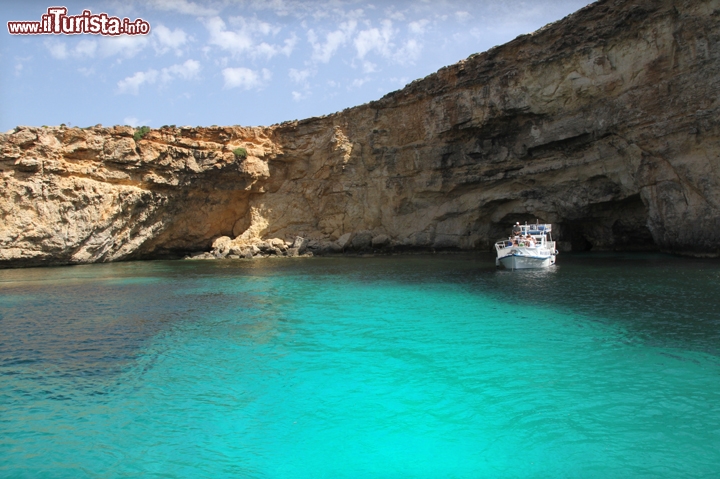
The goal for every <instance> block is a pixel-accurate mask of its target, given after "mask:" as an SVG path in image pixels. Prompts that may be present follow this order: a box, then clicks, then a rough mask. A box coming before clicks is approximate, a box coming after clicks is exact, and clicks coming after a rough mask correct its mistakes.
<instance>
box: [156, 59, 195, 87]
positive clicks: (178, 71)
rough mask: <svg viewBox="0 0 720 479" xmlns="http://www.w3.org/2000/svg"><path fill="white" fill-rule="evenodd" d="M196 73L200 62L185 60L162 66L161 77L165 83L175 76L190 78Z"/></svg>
mask: <svg viewBox="0 0 720 479" xmlns="http://www.w3.org/2000/svg"><path fill="white" fill-rule="evenodd" d="M198 73H200V62H198V61H195V60H187V61H186V62H185V63H183V64H176V65H173V66H170V67H167V68H163V69H162V72H161V79H162V81H163V83H167V82H169V81H171V80H173V79H174V78H176V77H181V78H182V79H183V80H192V79H195V78H197V77H198Z"/></svg>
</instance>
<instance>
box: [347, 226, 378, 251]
mask: <svg viewBox="0 0 720 479" xmlns="http://www.w3.org/2000/svg"><path fill="white" fill-rule="evenodd" d="M372 240H373V234H372V232H370V231H368V230H363V231H358V232H357V233H356V234H355V236H354V237H353V239H352V241H351V244H352V247H353V249H356V250H363V249H370V246H372Z"/></svg>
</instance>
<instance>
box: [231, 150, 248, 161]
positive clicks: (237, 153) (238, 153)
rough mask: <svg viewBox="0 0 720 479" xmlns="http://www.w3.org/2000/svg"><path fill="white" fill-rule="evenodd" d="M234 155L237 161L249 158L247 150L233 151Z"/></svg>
mask: <svg viewBox="0 0 720 479" xmlns="http://www.w3.org/2000/svg"><path fill="white" fill-rule="evenodd" d="M233 155H235V158H237V159H239V160H240V159H245V158H247V150H246V149H245V148H235V149H234V150H233Z"/></svg>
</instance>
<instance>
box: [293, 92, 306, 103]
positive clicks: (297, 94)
mask: <svg viewBox="0 0 720 479" xmlns="http://www.w3.org/2000/svg"><path fill="white" fill-rule="evenodd" d="M292 97H293V101H302V100H305V99H306V98H308V97H310V92H309V91H306V92H304V93H301V92H299V91H294V92H292Z"/></svg>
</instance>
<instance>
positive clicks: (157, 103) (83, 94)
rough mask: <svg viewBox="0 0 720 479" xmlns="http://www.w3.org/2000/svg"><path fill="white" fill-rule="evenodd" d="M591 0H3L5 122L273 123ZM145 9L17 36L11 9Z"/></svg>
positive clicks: (425, 69)
mask: <svg viewBox="0 0 720 479" xmlns="http://www.w3.org/2000/svg"><path fill="white" fill-rule="evenodd" d="M588 3H590V2H588V1H587V0H534V1H532V0H531V1H524V0H505V1H499V0H474V1H473V0H467V1H466V0H427V1H426V0H419V1H376V2H365V1H352V0H334V1H323V2H319V1H291V0H269V1H259V0H235V1H233V0H217V1H200V0H198V1H190V0H148V1H132V0H123V1H118V0H107V1H104V0H98V1H87V2H86V1H68V2H56V1H54V0H53V1H52V2H41V1H38V0H24V1H15V0H5V1H3V2H2V3H1V4H0V15H2V28H3V33H2V35H0V38H1V39H2V43H0V62H1V67H0V95H1V96H0V131H6V130H8V129H11V128H13V127H15V126H17V125H34V126H40V125H59V124H60V123H65V124H68V125H72V126H91V125H95V124H98V123H101V124H103V125H106V126H109V125H117V124H120V125H122V124H128V125H133V126H136V125H149V126H151V127H159V126H162V125H169V124H175V125H178V126H180V125H192V126H209V125H244V126H251V125H270V124H273V123H280V122H282V121H286V120H294V119H302V118H308V117H311V116H318V115H324V114H329V113H333V112H335V111H339V110H342V109H344V108H348V107H351V106H355V105H360V104H362V103H366V102H368V101H371V100H375V99H378V98H380V97H382V96H383V95H384V94H386V93H388V92H391V91H394V90H397V89H400V88H402V87H403V86H404V85H406V84H407V83H409V82H411V81H412V80H415V79H417V78H422V77H424V76H426V75H428V74H430V73H432V72H434V71H436V70H438V69H439V68H441V67H443V66H445V65H449V64H452V63H455V62H457V61H459V60H461V59H463V58H466V57H467V56H469V55H471V54H473V53H478V52H482V51H485V50H487V49H489V48H491V47H493V46H495V45H500V44H502V43H505V42H507V41H509V40H512V39H513V38H515V37H516V36H518V35H520V34H523V33H529V32H532V31H534V30H537V29H538V28H540V27H542V26H543V25H545V24H547V23H550V22H553V21H556V20H559V19H561V18H563V17H565V16H566V15H568V14H570V13H572V12H574V11H576V10H578V9H579V8H581V7H583V6H585V5H587V4H588ZM58 5H60V6H65V7H67V9H68V14H69V15H79V14H81V13H82V11H83V9H88V10H90V11H91V12H92V13H93V14H99V13H107V14H108V15H110V16H117V17H120V18H122V17H128V18H129V19H130V20H131V21H132V20H135V19H136V18H142V19H143V20H145V21H147V22H149V23H150V26H151V33H150V34H149V35H147V36H120V37H103V36H99V35H91V34H83V35H36V36H30V35H22V36H21V35H10V34H9V33H8V31H7V26H6V22H8V21H19V20H32V21H39V20H40V19H41V16H42V15H43V14H44V13H46V11H47V8H49V7H51V6H58Z"/></svg>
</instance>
